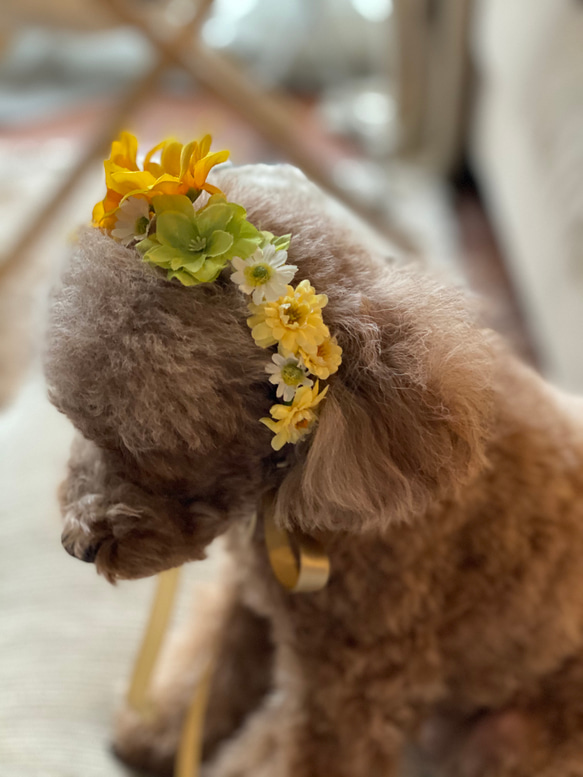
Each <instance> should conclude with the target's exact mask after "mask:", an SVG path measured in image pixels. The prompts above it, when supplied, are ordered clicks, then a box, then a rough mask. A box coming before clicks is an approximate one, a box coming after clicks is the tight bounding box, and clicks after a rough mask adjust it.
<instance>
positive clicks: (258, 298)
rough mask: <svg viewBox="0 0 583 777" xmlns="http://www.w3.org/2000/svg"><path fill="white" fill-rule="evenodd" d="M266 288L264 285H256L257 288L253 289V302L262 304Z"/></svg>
mask: <svg viewBox="0 0 583 777" xmlns="http://www.w3.org/2000/svg"><path fill="white" fill-rule="evenodd" d="M264 288H265V287H264V286H256V287H255V289H254V290H253V302H254V303H255V304H256V305H261V303H262V302H263V297H264V293H263V290H264Z"/></svg>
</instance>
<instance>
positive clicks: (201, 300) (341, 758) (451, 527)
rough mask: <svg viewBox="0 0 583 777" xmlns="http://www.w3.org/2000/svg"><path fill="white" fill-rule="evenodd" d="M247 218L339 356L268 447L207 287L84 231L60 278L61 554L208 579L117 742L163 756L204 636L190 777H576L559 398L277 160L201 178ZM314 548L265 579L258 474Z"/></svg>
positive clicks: (219, 304)
mask: <svg viewBox="0 0 583 777" xmlns="http://www.w3.org/2000/svg"><path fill="white" fill-rule="evenodd" d="M212 180H213V182H214V183H216V184H218V185H219V186H220V187H221V189H222V190H223V191H224V192H225V193H226V194H227V196H228V198H229V200H231V201H233V202H238V203H241V204H242V205H244V206H245V207H246V208H247V211H248V214H249V220H250V221H251V222H252V223H253V224H255V225H257V226H258V227H259V228H261V229H268V230H271V231H272V232H274V233H275V234H278V235H281V234H284V233H288V232H291V233H292V234H293V240H292V244H291V248H290V251H289V255H290V260H291V261H293V263H294V264H295V265H297V266H298V268H299V272H298V279H302V278H308V279H310V281H311V283H313V285H314V286H315V288H316V289H318V291H321V292H323V293H325V294H327V296H328V298H329V303H328V306H327V308H326V323H327V325H328V326H329V328H330V330H331V332H332V333H333V334H334V335H335V336H336V337H337V339H338V342H339V344H340V345H341V347H342V349H343V363H342V366H341V367H340V369H339V371H338V372H337V373H336V374H335V375H334V376H332V378H331V379H330V382H329V385H330V390H329V392H328V396H327V398H326V400H325V402H323V403H322V407H321V413H320V418H319V424H318V426H317V429H316V430H315V431H314V433H313V434H312V435H311V436H310V437H308V438H306V440H305V441H304V442H303V443H301V444H298V445H296V446H293V445H286V446H284V447H283V448H282V450H281V451H280V452H278V453H276V452H274V451H273V450H272V448H271V446H270V439H271V434H270V432H269V430H268V429H266V428H265V426H263V425H262V424H260V423H259V422H258V419H259V418H261V417H262V416H265V415H267V412H268V410H269V407H270V405H271V404H272V399H271V398H270V397H271V394H270V386H269V383H268V382H266V379H265V372H264V370H265V363H266V355H265V352H264V351H262V350H261V349H260V348H257V346H256V345H255V343H254V342H253V339H252V337H251V336H250V332H249V329H248V327H247V324H246V316H247V310H246V304H245V299H244V298H243V296H242V295H241V294H240V292H239V291H238V289H237V288H236V286H235V285H234V284H233V283H231V282H230V281H229V280H228V279H225V278H223V277H222V276H221V277H219V279H218V280H217V282H216V283H214V284H203V285H200V286H196V287H193V288H186V287H184V286H182V285H180V284H179V283H178V282H176V281H167V280H166V279H165V278H164V276H163V274H162V273H160V272H159V271H158V270H156V269H154V268H152V267H149V266H147V265H145V264H144V263H143V262H141V261H140V259H139V257H138V256H137V254H136V252H135V251H134V250H130V249H127V248H124V247H122V246H121V245H119V244H117V243H115V242H114V241H113V240H111V238H109V237H107V236H106V235H104V234H102V233H101V232H99V231H98V230H91V231H88V232H87V233H85V234H83V235H82V237H81V240H80V244H79V246H78V248H77V250H76V252H75V255H74V256H73V258H72V261H71V262H70V265H69V267H68V268H67V270H66V272H65V274H64V277H63V280H62V284H61V287H60V289H59V290H58V291H57V293H56V296H55V300H54V304H53V308H52V318H51V325H50V331H49V341H48V349H47V358H46V373H47V378H48V383H49V390H50V396H51V399H52V401H53V402H54V403H55V405H56V406H57V407H58V408H59V410H61V411H62V412H64V413H66V414H67V415H68V416H69V418H70V419H71V421H72V422H73V423H74V425H75V426H76V427H77V429H78V430H79V435H78V439H77V442H76V443H75V445H74V448H73V452H72V456H71V462H70V471H69V476H68V479H67V481H66V483H65V484H64V486H63V488H62V492H61V499H62V505H63V512H64V516H65V528H64V533H63V543H64V545H65V547H66V549H67V550H68V551H69V553H71V554H73V555H75V556H77V557H78V558H80V559H83V560H85V561H91V562H94V563H95V565H96V567H97V570H98V571H99V572H100V573H101V574H103V575H104V576H105V577H106V578H108V579H109V580H112V581H113V580H116V579H121V578H138V577H142V576H145V575H153V574H155V573H157V572H160V571H161V570H164V569H167V568H170V567H174V566H177V565H180V564H183V563H184V562H187V561H191V560H193V559H200V558H203V557H204V555H205V548H206V547H207V546H208V544H209V543H210V542H211V541H212V540H213V539H214V538H215V537H217V536H218V535H222V534H224V535H225V537H226V541H227V543H228V547H229V550H230V555H231V558H232V569H231V571H230V572H229V574H228V575H224V576H223V577H222V578H221V584H220V586H219V588H220V590H214V591H213V592H212V594H209V596H208V598H207V599H205V600H204V601H200V602H199V603H198V608H199V610H200V613H199V617H198V618H197V619H196V622H194V621H193V623H192V625H191V629H190V632H191V633H190V634H189V635H187V637H186V638H184V639H183V640H182V642H181V645H180V648H179V649H178V650H177V651H175V652H174V653H173V654H172V656H171V660H170V662H169V664H168V665H167V666H166V670H165V675H164V676H165V679H164V681H163V682H161V683H160V684H159V687H158V689H157V709H158V717H157V718H156V719H155V720H154V721H152V722H151V723H149V724H146V723H143V722H142V721H140V720H138V719H137V718H136V717H135V716H133V714H132V713H131V712H130V711H123V713H122V714H121V716H120V722H119V728H118V732H117V737H116V750H117V752H118V753H119V754H120V756H121V757H122V758H124V759H125V760H126V761H127V762H129V763H132V764H135V765H139V766H141V767H144V768H146V769H149V770H150V771H152V772H155V773H160V774H166V773H169V772H170V770H171V764H172V760H173V756H174V753H175V750H176V746H177V741H178V738H179V731H180V726H181V722H182V718H183V714H184V710H185V707H186V705H187V704H188V702H189V700H190V699H191V697H192V693H193V688H194V686H195V685H196V683H197V681H198V679H199V676H200V669H201V666H202V664H203V663H204V661H202V659H201V656H204V655H205V654H206V653H207V652H208V649H209V644H210V643H211V642H212V641H213V640H214V639H215V638H216V635H217V634H219V633H220V644H221V654H220V658H219V661H218V666H217V670H216V675H215V679H214V686H213V689H212V693H211V701H210V708H209V710H208V714H207V720H206V733H205V744H204V767H203V769H204V772H203V773H204V775H205V777H251V776H252V777H377V776H378V777H381V776H382V777H392V776H393V775H398V774H400V773H401V769H402V761H403V752H404V750H405V745H407V744H410V743H412V742H416V743H417V746H418V747H420V749H421V750H422V751H423V753H424V754H425V757H426V758H428V759H429V760H430V761H431V763H432V767H431V769H432V772H431V773H432V774H443V775H448V776H449V777H458V776H459V777H486V776H488V777H489V776H492V777H494V776H495V777H582V776H583V404H582V403H581V401H580V400H578V399H574V398H571V397H569V396H566V395H565V394H562V393H560V392H559V391H557V390H555V389H554V388H552V387H551V386H549V385H548V384H547V383H545V382H544V381H543V380H542V379H541V378H540V377H539V376H538V375H536V374H535V373H534V372H533V371H532V370H530V369H528V368H527V367H525V366H524V365H523V364H521V363H520V362H519V361H518V360H517V359H516V358H514V357H513V356H512V355H511V354H510V353H509V352H508V350H507V349H506V348H505V346H504V345H503V344H502V343H501V342H500V341H499V339H498V338H497V337H496V336H494V335H493V334H492V333H491V332H489V331H487V330H484V329H481V328H480V327H479V326H478V325H477V324H476V323H475V321H474V318H473V315H472V313H471V312H470V311H469V305H468V302H467V300H466V299H465V298H464V295H463V294H462V293H461V292H459V291H458V290H455V289H452V288H448V287H447V286H445V285H443V284H441V283H439V282H437V281H435V280H432V279H431V278H428V277H427V276H426V274H425V273H423V272H421V271H419V270H418V269H415V268H412V267H409V266H401V265H398V264H396V263H393V264H391V263H388V262H387V261H386V260H384V259H382V258H381V257H380V256H375V255H374V252H373V251H372V250H371V249H370V248H369V247H368V246H367V245H366V244H365V242H364V241H363V238H362V236H361V235H360V234H359V233H358V231H355V230H354V229H352V228H351V227H350V226H348V225H347V224H345V223H343V219H342V217H340V216H339V215H338V213H336V212H333V211H332V210H331V209H330V207H329V205H328V203H327V200H326V198H325V197H324V196H323V195H322V194H321V193H320V192H319V191H318V190H317V189H316V188H315V187H314V186H312V185H311V184H309V183H308V182H307V181H306V179H304V178H303V177H302V176H301V175H300V174H299V173H297V171H295V170H293V169H291V168H287V167H273V168H268V167H263V166H257V167H247V168H240V169H235V168H231V169H224V170H221V171H217V172H216V173H215V175H214V178H213V179H212ZM272 488H275V489H277V503H276V514H277V516H278V520H279V521H280V522H281V523H282V524H284V525H285V526H287V527H288V528H292V529H293V528H294V527H295V528H299V529H301V530H303V531H304V532H306V533H308V534H310V535H312V536H313V537H315V538H317V539H318V540H319V541H320V542H321V543H322V545H323V546H324V548H325V550H326V552H327V554H328V556H329V558H330V562H331V569H332V573H331V578H330V581H329V584H328V585H327V587H326V588H325V589H324V590H322V591H320V592H317V593H312V594H304V595H297V594H290V593H288V592H286V591H285V590H284V589H283V588H282V587H281V586H280V585H279V584H278V583H277V582H276V580H275V579H274V576H273V573H272V571H271V569H270V567H269V563H268V559H267V554H266V550H265V544H264V541H263V536H262V529H261V527H260V526H259V527H258V528H257V530H256V532H255V534H254V536H253V537H252V538H249V532H248V521H249V517H250V516H251V515H252V514H253V513H254V511H255V510H256V507H257V504H258V501H259V499H260V498H261V495H262V494H263V493H265V491H266V490H267V489H272Z"/></svg>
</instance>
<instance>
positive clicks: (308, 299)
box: [247, 281, 330, 356]
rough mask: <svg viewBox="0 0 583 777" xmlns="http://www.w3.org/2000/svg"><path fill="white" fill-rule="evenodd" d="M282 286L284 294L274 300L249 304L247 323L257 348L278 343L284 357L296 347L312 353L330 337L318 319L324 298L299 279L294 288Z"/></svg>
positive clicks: (324, 303)
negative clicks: (285, 291) (250, 314)
mask: <svg viewBox="0 0 583 777" xmlns="http://www.w3.org/2000/svg"><path fill="white" fill-rule="evenodd" d="M286 289H287V294H286V295H285V296H283V297H280V298H279V299H278V300H276V301H275V302H266V303H264V304H262V305H254V304H252V303H251V304H250V305H249V310H250V311H251V313H252V314H253V315H252V316H250V318H248V319H247V324H248V325H249V327H250V328H251V334H252V335H253V339H254V340H255V342H256V343H257V345H259V346H261V348H269V346H270V345H275V343H279V347H280V351H281V353H282V354H283V355H284V356H287V355H289V354H296V353H297V352H298V351H299V349H300V348H301V349H302V351H303V352H304V353H306V354H313V355H314V356H315V355H316V354H317V351H318V346H319V345H320V344H321V343H323V342H324V340H326V339H327V338H329V337H330V332H329V331H328V327H327V326H326V325H325V324H324V321H323V320H322V308H323V307H324V306H325V305H326V304H327V302H328V298H327V297H326V295H325V294H316V292H315V290H314V288H313V287H312V286H311V285H310V282H309V281H302V282H301V283H299V284H298V286H297V287H296V289H295V290H294V289H293V287H292V286H287V287H286Z"/></svg>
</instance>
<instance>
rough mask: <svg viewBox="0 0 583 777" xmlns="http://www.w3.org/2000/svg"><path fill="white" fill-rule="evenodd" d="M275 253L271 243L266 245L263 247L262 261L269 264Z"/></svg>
mask: <svg viewBox="0 0 583 777" xmlns="http://www.w3.org/2000/svg"><path fill="white" fill-rule="evenodd" d="M276 253H277V252H276V250H275V246H272V245H271V243H268V244H267V245H266V246H264V247H263V261H264V262H268V263H269V264H271V263H272V261H273V258H274V257H275V254H276Z"/></svg>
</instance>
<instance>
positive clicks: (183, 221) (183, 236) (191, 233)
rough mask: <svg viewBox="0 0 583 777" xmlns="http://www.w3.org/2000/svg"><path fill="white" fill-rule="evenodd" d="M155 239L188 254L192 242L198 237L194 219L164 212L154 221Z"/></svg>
mask: <svg viewBox="0 0 583 777" xmlns="http://www.w3.org/2000/svg"><path fill="white" fill-rule="evenodd" d="M156 237H157V238H158V240H159V241H160V242H161V243H164V244H165V245H168V246H172V247H173V248H177V249H178V250H179V251H182V252H185V253H187V254H188V253H189V252H190V248H189V246H190V244H191V241H192V240H196V238H197V237H199V234H198V230H197V228H196V226H195V224H194V218H193V216H191V217H190V218H189V217H187V216H185V215H184V213H179V212H178V211H166V212H165V213H162V214H161V215H160V216H158V218H157V220H156Z"/></svg>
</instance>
